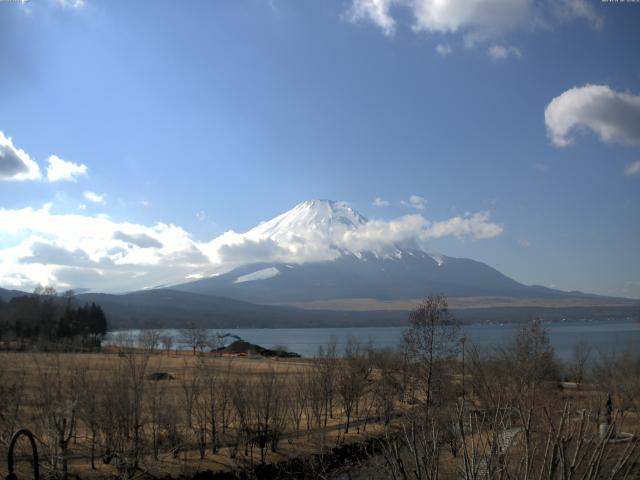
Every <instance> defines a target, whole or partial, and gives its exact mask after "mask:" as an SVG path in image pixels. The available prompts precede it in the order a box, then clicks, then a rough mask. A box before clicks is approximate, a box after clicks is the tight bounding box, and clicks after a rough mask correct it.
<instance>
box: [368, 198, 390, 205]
mask: <svg viewBox="0 0 640 480" xmlns="http://www.w3.org/2000/svg"><path fill="white" fill-rule="evenodd" d="M371 205H373V206H374V207H388V206H389V202H388V201H387V200H383V199H382V198H380V197H376V198H374V199H373V202H372V203H371Z"/></svg>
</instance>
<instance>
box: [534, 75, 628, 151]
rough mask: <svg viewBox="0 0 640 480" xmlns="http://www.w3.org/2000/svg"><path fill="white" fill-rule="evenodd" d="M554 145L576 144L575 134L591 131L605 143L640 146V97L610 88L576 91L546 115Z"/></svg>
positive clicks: (560, 98) (554, 102) (555, 102)
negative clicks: (574, 142)
mask: <svg viewBox="0 0 640 480" xmlns="http://www.w3.org/2000/svg"><path fill="white" fill-rule="evenodd" d="M544 120H545V124H546V126H547V132H548V134H549V137H550V138H551V141H552V142H553V143H554V144H555V145H556V146H558V147H566V146H568V145H571V143H573V140H574V139H573V136H572V134H575V133H581V132H583V131H586V130H590V131H592V132H593V133H595V134H596V135H597V136H598V137H599V138H600V140H601V141H603V142H606V143H614V142H615V143H622V144H626V145H640V96H638V95H633V94H630V93H622V92H616V91H614V90H612V89H611V88H609V87H608V86H607V85H585V86H583V87H574V88H571V89H569V90H567V91H566V92H564V93H562V94H561V95H559V96H557V97H555V98H554V99H553V100H551V102H550V103H549V105H547V107H546V108H545V111H544Z"/></svg>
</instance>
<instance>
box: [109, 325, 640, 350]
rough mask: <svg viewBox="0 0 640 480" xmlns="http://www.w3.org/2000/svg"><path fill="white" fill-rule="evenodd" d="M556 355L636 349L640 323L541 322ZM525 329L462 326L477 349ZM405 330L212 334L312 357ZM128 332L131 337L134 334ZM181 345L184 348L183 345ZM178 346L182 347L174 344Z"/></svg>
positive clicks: (396, 336) (389, 342) (390, 341)
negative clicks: (351, 341) (585, 349)
mask: <svg viewBox="0 0 640 480" xmlns="http://www.w3.org/2000/svg"><path fill="white" fill-rule="evenodd" d="M544 326H545V328H546V329H547V331H548V332H549V338H550V340H551V343H552V344H553V347H554V349H555V351H556V354H557V355H558V357H560V358H562V359H570V358H571V357H572V356H573V349H574V346H575V345H576V344H577V343H579V342H583V341H584V342H586V343H588V344H590V345H591V346H592V347H593V351H594V354H597V352H601V353H603V354H608V355H611V354H620V353H622V352H623V351H624V349H625V348H626V347H627V346H628V345H630V344H633V345H636V346H640V323H638V322H636V321H633V320H626V321H625V320H615V321H606V320H603V321H580V322H555V323H546V324H544ZM522 327H523V325H522V324H471V325H465V326H464V332H465V335H466V337H467V339H468V341H467V345H471V344H472V343H473V344H475V345H479V346H483V347H485V346H501V345H504V344H506V343H508V342H509V341H510V340H511V339H512V338H513V336H514V335H515V334H516V333H517V332H518V330H519V329H521V328H522ZM403 331H404V327H359V328H273V329H271V328H256V329H221V330H212V331H211V333H212V334H213V333H229V334H232V335H237V336H238V337H240V338H242V339H243V340H246V341H248V342H251V343H255V344H258V345H261V346H263V347H267V348H270V347H273V346H275V345H284V346H286V347H287V349H288V350H289V351H292V352H297V353H299V354H300V355H302V356H304V357H309V356H312V355H313V354H314V353H316V352H317V350H318V347H319V346H320V345H326V344H327V343H328V342H329V341H331V339H332V338H335V339H336V341H337V344H338V348H339V349H341V348H342V347H344V345H345V343H346V341H347V339H348V338H350V337H351V338H355V339H357V340H359V341H361V342H369V341H370V342H371V343H373V345H374V346H376V347H378V348H393V347H396V346H397V345H398V344H399V343H400V341H401V339H402V332H403ZM127 333H129V334H131V335H133V336H135V335H137V334H138V333H139V331H137V330H131V331H128V332H127ZM117 334H118V332H112V333H111V334H110V335H108V337H107V339H106V340H107V342H110V341H112V340H113V338H114V336H116V335H117ZM163 334H166V335H171V336H172V337H174V338H176V339H178V338H179V335H180V331H179V330H176V329H167V330H164V331H163ZM182 347H184V346H182ZM178 348H181V346H180V345H178Z"/></svg>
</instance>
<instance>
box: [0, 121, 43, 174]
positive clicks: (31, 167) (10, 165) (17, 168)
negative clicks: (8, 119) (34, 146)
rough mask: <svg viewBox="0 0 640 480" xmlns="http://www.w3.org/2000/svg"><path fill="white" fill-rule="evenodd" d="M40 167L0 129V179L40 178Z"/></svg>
mask: <svg viewBox="0 0 640 480" xmlns="http://www.w3.org/2000/svg"><path fill="white" fill-rule="evenodd" d="M40 178H42V175H41V173H40V167H39V166H38V164H37V163H36V162H35V161H34V160H32V159H31V158H30V157H29V155H27V153H26V152H25V151H24V150H22V149H20V148H17V147H16V146H15V145H14V144H13V141H12V140H11V137H6V136H5V135H4V133H3V132H2V131H0V180H40Z"/></svg>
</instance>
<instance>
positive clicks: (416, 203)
mask: <svg viewBox="0 0 640 480" xmlns="http://www.w3.org/2000/svg"><path fill="white" fill-rule="evenodd" d="M400 203H401V204H402V205H404V206H405V207H409V208H415V209H416V210H424V207H426V206H427V201H426V200H425V199H424V198H422V197H421V196H420V195H411V196H410V197H409V200H402V201H400Z"/></svg>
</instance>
